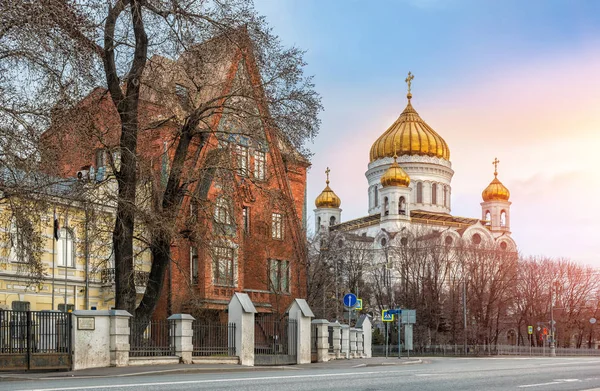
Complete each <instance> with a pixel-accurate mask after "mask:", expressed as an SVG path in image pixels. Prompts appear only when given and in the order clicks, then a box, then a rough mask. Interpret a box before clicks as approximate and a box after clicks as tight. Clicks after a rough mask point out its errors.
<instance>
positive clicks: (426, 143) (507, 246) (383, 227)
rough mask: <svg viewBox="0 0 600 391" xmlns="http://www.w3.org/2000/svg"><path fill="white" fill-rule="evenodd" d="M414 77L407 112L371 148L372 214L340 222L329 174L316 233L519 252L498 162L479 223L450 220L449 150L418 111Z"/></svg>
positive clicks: (378, 243)
mask: <svg viewBox="0 0 600 391" xmlns="http://www.w3.org/2000/svg"><path fill="white" fill-rule="evenodd" d="M413 78H414V76H413V75H412V74H411V73H410V72H409V74H408V78H407V79H406V82H407V84H408V94H407V96H406V97H407V99H408V103H407V105H406V108H405V109H404V111H403V112H402V113H401V114H400V117H398V119H397V120H396V121H395V122H394V123H393V124H392V125H391V126H390V127H389V128H388V129H387V130H386V131H385V132H383V134H382V135H381V136H379V138H378V139H377V140H375V142H374V143H373V145H372V146H371V150H370V161H369V165H368V168H367V172H366V174H365V175H366V177H367V182H368V187H367V192H368V200H369V201H368V208H367V210H368V215H367V216H364V217H361V218H358V219H354V220H349V221H342V216H341V215H342V209H340V206H341V199H340V197H338V195H337V194H335V192H334V191H333V190H332V188H331V187H330V186H329V169H327V171H326V174H327V180H326V186H325V189H324V190H323V191H322V192H321V194H320V195H319V196H318V197H317V198H316V200H315V205H316V209H315V210H314V212H315V223H316V227H315V232H316V233H317V234H321V235H322V234H325V233H327V232H334V231H337V232H340V233H345V234H350V235H349V236H351V237H356V236H361V237H368V238H372V240H373V246H374V249H382V248H385V247H386V246H394V245H400V244H406V241H407V239H406V235H407V234H408V233H409V232H423V233H425V232H426V233H427V235H432V234H434V235H436V236H437V237H439V240H440V241H441V243H443V244H446V245H452V244H453V243H457V242H458V241H460V240H464V241H468V242H470V243H473V244H479V243H486V244H488V245H491V246H494V247H495V248H498V249H500V250H505V251H516V244H515V242H514V241H513V239H512V238H511V233H510V205H511V202H510V201H509V198H510V192H509V190H508V189H507V188H506V187H505V186H504V185H503V184H502V182H500V180H499V179H498V171H497V168H498V163H499V161H498V160H497V159H495V160H494V162H493V164H494V178H493V180H492V181H491V183H490V184H489V185H488V186H487V187H486V188H485V189H484V190H483V192H482V202H481V218H466V217H458V216H453V215H452V214H451V206H452V202H451V196H452V176H453V175H454V171H453V170H452V163H451V161H450V148H449V147H448V144H447V143H446V142H445V141H444V139H443V138H442V137H441V136H440V135H439V134H438V133H437V132H436V131H435V130H433V129H432V128H431V127H430V126H429V125H428V124H427V123H426V122H425V121H423V119H422V118H421V116H420V115H419V114H418V113H417V111H416V110H415V109H414V108H413V106H412V104H411V98H412V94H411V81H412V80H413ZM403 232H405V233H404V234H400V235H398V233H403ZM441 243H440V244H441Z"/></svg>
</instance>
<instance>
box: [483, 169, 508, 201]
mask: <svg viewBox="0 0 600 391" xmlns="http://www.w3.org/2000/svg"><path fill="white" fill-rule="evenodd" d="M498 163H500V161H499V160H498V159H494V166H495V169H494V179H493V180H492V182H490V184H489V185H488V187H486V188H485V190H484V191H483V193H481V197H483V201H485V202H488V201H508V199H509V198H510V191H508V189H507V188H506V186H504V185H503V184H502V182H500V181H499V180H498Z"/></svg>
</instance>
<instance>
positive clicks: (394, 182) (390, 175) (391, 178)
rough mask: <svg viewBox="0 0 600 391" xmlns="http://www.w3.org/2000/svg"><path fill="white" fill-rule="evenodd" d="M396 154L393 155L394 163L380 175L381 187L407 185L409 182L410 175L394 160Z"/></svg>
mask: <svg viewBox="0 0 600 391" xmlns="http://www.w3.org/2000/svg"><path fill="white" fill-rule="evenodd" d="M396 158H397V156H396V155H394V163H392V165H391V166H390V167H389V168H388V169H387V170H386V171H385V172H384V173H383V175H382V176H381V185H382V186H383V187H389V186H401V187H408V185H409V184H410V177H409V176H408V174H407V173H406V171H404V170H403V169H402V167H400V165H399V164H398V162H397V161H396Z"/></svg>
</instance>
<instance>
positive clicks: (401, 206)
mask: <svg viewBox="0 0 600 391" xmlns="http://www.w3.org/2000/svg"><path fill="white" fill-rule="evenodd" d="M398 214H401V215H405V214H406V200H405V199H404V197H400V199H399V200H398Z"/></svg>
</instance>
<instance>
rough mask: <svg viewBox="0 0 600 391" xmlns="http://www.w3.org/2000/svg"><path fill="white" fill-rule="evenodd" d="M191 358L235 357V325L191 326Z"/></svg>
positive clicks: (196, 323)
mask: <svg viewBox="0 0 600 391" xmlns="http://www.w3.org/2000/svg"><path fill="white" fill-rule="evenodd" d="M192 330H193V333H192V345H193V346H194V350H193V352H192V355H193V356H235V323H229V324H227V323H200V322H198V321H195V322H194V323H193V324H192Z"/></svg>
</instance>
